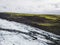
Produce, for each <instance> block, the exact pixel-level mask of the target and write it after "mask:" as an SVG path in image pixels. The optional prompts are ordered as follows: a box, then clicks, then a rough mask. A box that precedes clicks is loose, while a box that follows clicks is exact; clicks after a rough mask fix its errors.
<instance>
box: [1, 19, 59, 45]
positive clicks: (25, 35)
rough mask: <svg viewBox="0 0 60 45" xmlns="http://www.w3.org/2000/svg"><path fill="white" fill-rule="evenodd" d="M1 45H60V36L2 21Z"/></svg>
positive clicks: (20, 24)
mask: <svg viewBox="0 0 60 45" xmlns="http://www.w3.org/2000/svg"><path fill="white" fill-rule="evenodd" d="M0 45H60V36H59V35H55V34H52V33H49V32H46V31H43V30H41V29H38V28H35V27H32V26H29V25H25V24H22V23H18V22H14V21H8V20H5V19H0Z"/></svg>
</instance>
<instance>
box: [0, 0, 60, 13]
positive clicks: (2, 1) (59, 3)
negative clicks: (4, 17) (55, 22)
mask: <svg viewBox="0 0 60 45" xmlns="http://www.w3.org/2000/svg"><path fill="white" fill-rule="evenodd" d="M55 10H57V11H59V10H60V0H0V12H17V13H45V12H46V11H47V12H52V11H53V12H54V11H55Z"/></svg>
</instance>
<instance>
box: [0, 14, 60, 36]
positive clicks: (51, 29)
mask: <svg viewBox="0 0 60 45" xmlns="http://www.w3.org/2000/svg"><path fill="white" fill-rule="evenodd" d="M0 18H2V19H7V20H10V21H16V22H19V23H24V24H27V25H30V26H33V27H37V28H40V29H43V30H45V31H49V32H52V33H55V34H58V35H60V26H52V27H47V26H40V25H37V24H36V23H32V21H34V22H41V23H42V22H43V23H47V22H48V23H49V22H51V21H48V20H47V19H45V18H40V17H37V16H21V17H11V15H10V14H7V13H0Z"/></svg>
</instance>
